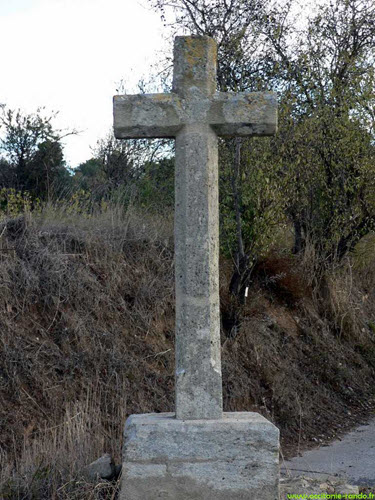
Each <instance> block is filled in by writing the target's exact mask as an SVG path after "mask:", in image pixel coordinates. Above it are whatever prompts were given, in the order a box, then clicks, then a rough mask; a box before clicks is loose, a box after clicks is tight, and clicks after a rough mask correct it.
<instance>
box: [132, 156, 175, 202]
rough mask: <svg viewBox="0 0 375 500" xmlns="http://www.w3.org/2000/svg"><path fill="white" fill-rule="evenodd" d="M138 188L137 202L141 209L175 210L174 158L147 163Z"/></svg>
mask: <svg viewBox="0 0 375 500" xmlns="http://www.w3.org/2000/svg"><path fill="white" fill-rule="evenodd" d="M137 187H138V189H137V191H138V193H137V202H138V203H139V205H140V206H141V207H143V208H151V209H154V210H156V211H160V209H171V210H173V207H174V158H163V159H161V160H160V161H157V162H148V163H146V164H145V165H144V172H143V174H142V177H141V179H140V180H139V183H138V186H137Z"/></svg>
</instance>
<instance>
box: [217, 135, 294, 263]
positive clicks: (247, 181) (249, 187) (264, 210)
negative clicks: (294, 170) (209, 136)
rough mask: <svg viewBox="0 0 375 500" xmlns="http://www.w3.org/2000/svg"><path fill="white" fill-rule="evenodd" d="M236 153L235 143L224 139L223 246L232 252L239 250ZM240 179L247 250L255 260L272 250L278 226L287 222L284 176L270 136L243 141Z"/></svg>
mask: <svg viewBox="0 0 375 500" xmlns="http://www.w3.org/2000/svg"><path fill="white" fill-rule="evenodd" d="M233 153H234V148H233V145H232V144H230V143H229V144H228V142H224V141H222V143H221V147H220V155H219V157H220V222H221V249H222V251H223V252H224V253H225V254H226V255H228V256H229V255H235V254H236V252H237V251H238V248H237V245H238V242H237V228H236V218H235V207H234V195H235V192H236V189H234V186H233V181H234V179H233V163H234V158H233ZM239 180H240V186H239V188H238V194H239V197H240V207H239V210H240V215H241V234H242V239H243V245H244V254H246V255H247V256H248V259H249V262H250V263H252V262H254V261H255V260H256V259H257V258H259V257H260V256H262V255H264V254H266V253H267V252H268V250H269V249H270V248H271V247H272V245H273V244H274V242H275V238H276V235H277V228H278V227H280V225H283V224H285V222H286V219H285V216H284V212H283V208H284V200H283V197H282V195H281V193H282V189H281V186H282V184H283V178H282V177H281V176H280V175H279V171H278V169H277V168H275V166H274V162H273V158H272V153H271V147H270V140H269V139H268V138H254V139H246V140H243V141H242V144H241V161H240V172H239Z"/></svg>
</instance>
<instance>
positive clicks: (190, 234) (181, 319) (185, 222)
mask: <svg viewBox="0 0 375 500" xmlns="http://www.w3.org/2000/svg"><path fill="white" fill-rule="evenodd" d="M217 176H218V166H217V137H216V134H215V133H214V132H213V131H212V130H211V129H210V127H209V126H207V125H195V126H194V125H192V126H186V127H185V128H184V130H183V131H181V133H180V134H179V135H178V136H177V139H176V176H175V184H176V187H175V196H176V203H175V250H176V251H175V266H176V417H177V418H181V419H193V418H220V416H221V414H222V383H221V360H220V316H219V314H220V310H219V270H218V263H219V249H218V241H219V225H218V217H217V213H218V180H217Z"/></svg>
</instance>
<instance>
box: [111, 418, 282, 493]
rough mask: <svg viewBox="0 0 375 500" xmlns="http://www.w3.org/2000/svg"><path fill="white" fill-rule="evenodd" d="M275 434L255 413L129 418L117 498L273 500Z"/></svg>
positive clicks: (275, 488) (275, 491)
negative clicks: (195, 417)
mask: <svg viewBox="0 0 375 500" xmlns="http://www.w3.org/2000/svg"><path fill="white" fill-rule="evenodd" d="M278 443H279V431H278V429H277V428H276V427H275V426H274V425H273V424H271V423H270V422H268V421H267V420H266V419H265V418H263V417H262V416H261V415H259V414H257V413H245V412H243V413H224V414H223V418H221V419H219V420H209V421H207V420H185V421H182V420H177V419H175V418H174V415H173V414H171V413H169V414H168V413H164V414H158V415H155V414H150V415H132V416H131V417H129V418H128V421H127V424H126V427H125V446H124V465H123V470H122V488H121V495H120V499H121V500H125V499H126V500H141V499H142V500H153V499H155V498H162V499H164V500H198V499H199V500H202V499H204V500H228V499H231V500H245V499H246V500H278V499H279V491H278V480H279V471H278V454H279V447H278Z"/></svg>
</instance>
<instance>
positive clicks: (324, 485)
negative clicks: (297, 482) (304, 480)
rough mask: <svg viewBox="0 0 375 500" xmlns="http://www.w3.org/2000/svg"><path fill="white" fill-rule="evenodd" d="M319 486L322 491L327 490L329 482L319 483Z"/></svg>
mask: <svg viewBox="0 0 375 500" xmlns="http://www.w3.org/2000/svg"><path fill="white" fill-rule="evenodd" d="M319 488H320V489H321V490H322V491H328V488H329V484H328V483H322V484H320V485H319Z"/></svg>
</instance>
